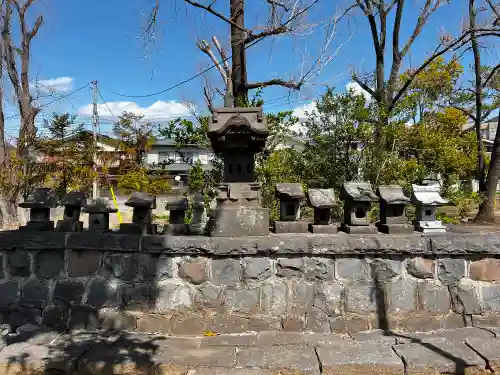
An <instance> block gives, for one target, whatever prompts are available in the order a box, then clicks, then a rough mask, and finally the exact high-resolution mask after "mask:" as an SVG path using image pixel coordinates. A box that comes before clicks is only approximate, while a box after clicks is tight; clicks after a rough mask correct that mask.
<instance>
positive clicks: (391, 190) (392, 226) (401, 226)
mask: <svg viewBox="0 0 500 375" xmlns="http://www.w3.org/2000/svg"><path fill="white" fill-rule="evenodd" d="M377 195H378V196H379V197H380V224H379V230H380V231H381V232H382V233H387V234H393V233H412V232H413V228H412V227H411V226H410V225H408V224H406V218H405V210H406V206H407V205H408V204H410V198H408V197H407V196H406V195H405V194H404V192H403V188H402V187H401V186H399V185H383V186H379V187H378V189H377Z"/></svg>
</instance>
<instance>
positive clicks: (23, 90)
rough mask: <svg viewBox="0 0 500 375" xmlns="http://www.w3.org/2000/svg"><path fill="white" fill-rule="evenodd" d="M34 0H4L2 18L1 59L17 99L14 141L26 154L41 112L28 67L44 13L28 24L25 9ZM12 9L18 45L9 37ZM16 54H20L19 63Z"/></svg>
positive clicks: (10, 35) (19, 150)
mask: <svg viewBox="0 0 500 375" xmlns="http://www.w3.org/2000/svg"><path fill="white" fill-rule="evenodd" d="M34 1H35V0H26V1H25V2H24V3H22V1H21V0H6V9H5V18H4V24H3V29H2V41H3V46H4V59H5V65H6V69H7V73H8V75H9V78H10V82H11V84H12V86H13V88H14V93H15V96H16V100H17V102H18V105H19V113H20V115H21V125H20V129H19V139H18V144H17V150H18V154H19V155H21V156H24V155H25V152H26V150H27V147H28V143H29V142H30V140H32V139H33V138H34V137H35V132H36V129H35V118H36V116H37V114H38V113H39V112H40V109H39V108H38V107H37V106H36V104H35V102H34V99H33V97H32V95H31V92H30V80H29V67H30V57H31V42H32V40H33V38H34V37H35V36H36V34H37V33H38V30H39V29H40V26H41V25H42V23H43V17H42V16H39V17H38V18H37V19H36V21H35V23H34V25H33V27H32V28H29V27H28V25H27V20H26V13H27V11H28V10H29V9H30V7H31V6H32V5H33V3H34ZM13 9H15V11H16V13H17V15H18V21H19V27H20V39H21V41H20V47H17V46H16V45H15V44H14V42H13V40H12V24H13V22H12V13H13ZM17 56H19V62H20V67H19V66H18V61H17Z"/></svg>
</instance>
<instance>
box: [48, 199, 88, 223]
mask: <svg viewBox="0 0 500 375" xmlns="http://www.w3.org/2000/svg"><path fill="white" fill-rule="evenodd" d="M61 203H62V204H63V206H64V214H63V215H64V216H63V219H62V220H59V221H58V222H57V225H56V230H58V231H61V232H82V231H83V222H82V221H80V214H81V212H82V207H83V206H84V205H85V204H86V203H87V196H86V194H85V193H84V192H83V191H71V192H69V193H68V194H66V195H65V196H64V198H63V199H62V202H61Z"/></svg>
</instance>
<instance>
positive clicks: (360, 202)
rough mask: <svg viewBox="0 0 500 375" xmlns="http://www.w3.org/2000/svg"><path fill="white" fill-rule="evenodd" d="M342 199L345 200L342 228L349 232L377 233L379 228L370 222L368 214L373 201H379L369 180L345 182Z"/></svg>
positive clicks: (341, 191)
mask: <svg viewBox="0 0 500 375" xmlns="http://www.w3.org/2000/svg"><path fill="white" fill-rule="evenodd" d="M340 199H342V200H343V201H344V223H343V224H342V227H341V229H342V230H343V231H344V232H347V233H359V234H371V233H377V228H376V227H375V226H373V225H371V224H370V219H369V217H368V214H369V212H370V207H371V204H372V202H376V201H378V197H377V196H376V195H375V193H374V192H373V190H372V188H371V186H370V184H369V183H367V182H344V184H343V185H342V189H341V190H340Z"/></svg>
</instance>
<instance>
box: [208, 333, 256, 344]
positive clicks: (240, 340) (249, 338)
mask: <svg viewBox="0 0 500 375" xmlns="http://www.w3.org/2000/svg"><path fill="white" fill-rule="evenodd" d="M257 339H258V336H257V334H248V335H217V336H212V337H203V339H202V340H201V345H202V346H255V345H256V344H257Z"/></svg>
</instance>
